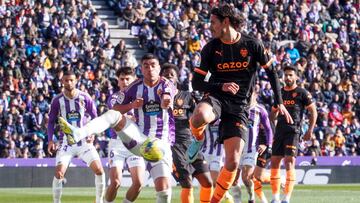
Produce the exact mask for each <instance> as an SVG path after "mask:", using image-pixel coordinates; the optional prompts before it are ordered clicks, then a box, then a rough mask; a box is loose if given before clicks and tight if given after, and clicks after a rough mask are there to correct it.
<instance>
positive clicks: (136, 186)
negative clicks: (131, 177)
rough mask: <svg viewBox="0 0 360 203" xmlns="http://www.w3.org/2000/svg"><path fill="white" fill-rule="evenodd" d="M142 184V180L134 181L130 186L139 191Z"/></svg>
mask: <svg viewBox="0 0 360 203" xmlns="http://www.w3.org/2000/svg"><path fill="white" fill-rule="evenodd" d="M143 186H144V183H143V182H142V181H134V182H133V183H132V186H131V187H133V188H134V189H136V190H137V191H140V190H141V189H142V187H143Z"/></svg>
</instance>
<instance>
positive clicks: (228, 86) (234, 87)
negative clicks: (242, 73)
mask: <svg viewBox="0 0 360 203" xmlns="http://www.w3.org/2000/svg"><path fill="white" fill-rule="evenodd" d="M239 89H240V88H239V85H238V84H236V83H234V82H227V83H224V84H223V86H222V88H221V90H222V91H224V92H230V93H231V94H233V95H235V94H236V93H237V92H238V91H239Z"/></svg>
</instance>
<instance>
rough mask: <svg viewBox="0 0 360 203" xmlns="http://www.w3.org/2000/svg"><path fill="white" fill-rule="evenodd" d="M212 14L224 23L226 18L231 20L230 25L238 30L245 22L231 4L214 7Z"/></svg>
mask: <svg viewBox="0 0 360 203" xmlns="http://www.w3.org/2000/svg"><path fill="white" fill-rule="evenodd" d="M211 14H212V15H215V16H216V17H217V18H219V20H220V21H221V22H223V21H224V20H225V18H229V21H230V25H231V26H232V27H233V28H235V29H236V30H237V29H239V28H240V27H241V26H242V25H243V24H244V22H245V21H244V19H243V18H242V17H241V16H240V15H239V14H238V13H237V12H236V11H235V9H234V8H233V7H232V6H230V4H223V5H220V6H219V7H214V8H213V9H212V10H211Z"/></svg>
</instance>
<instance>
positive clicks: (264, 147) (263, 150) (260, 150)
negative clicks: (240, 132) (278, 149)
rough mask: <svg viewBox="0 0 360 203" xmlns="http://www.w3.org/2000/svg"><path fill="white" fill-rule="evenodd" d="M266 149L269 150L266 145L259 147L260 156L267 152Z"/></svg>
mask: <svg viewBox="0 0 360 203" xmlns="http://www.w3.org/2000/svg"><path fill="white" fill-rule="evenodd" d="M266 148H267V146H266V145H264V144H261V145H259V148H258V150H257V151H258V153H259V156H261V155H262V154H263V153H264V152H265V151H266Z"/></svg>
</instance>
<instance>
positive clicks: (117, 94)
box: [107, 91, 134, 139]
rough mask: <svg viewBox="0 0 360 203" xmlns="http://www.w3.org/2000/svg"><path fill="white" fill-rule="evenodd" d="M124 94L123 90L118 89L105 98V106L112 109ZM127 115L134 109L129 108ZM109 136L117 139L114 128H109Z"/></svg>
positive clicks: (121, 99) (132, 113) (131, 113)
mask: <svg viewBox="0 0 360 203" xmlns="http://www.w3.org/2000/svg"><path fill="white" fill-rule="evenodd" d="M124 97H125V94H124V92H123V91H118V92H115V93H114V94H112V95H111V96H110V97H109V98H108V100H107V106H108V108H109V109H112V108H113V107H114V105H115V104H121V102H122V101H123V100H124ZM126 114H127V115H130V116H133V115H134V111H133V110H130V111H128V112H127V113H126ZM109 130H110V137H111V138H112V139H117V134H116V132H115V130H114V129H112V128H110V129H109Z"/></svg>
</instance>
